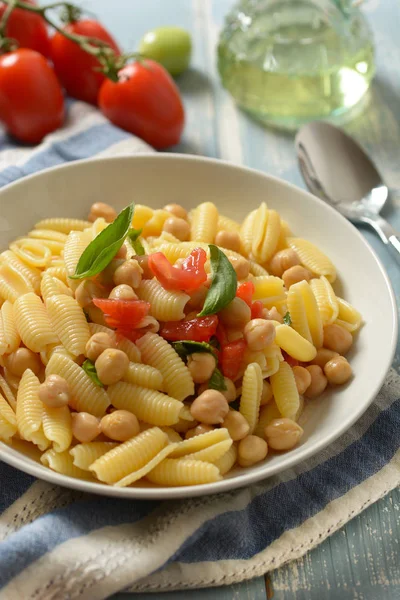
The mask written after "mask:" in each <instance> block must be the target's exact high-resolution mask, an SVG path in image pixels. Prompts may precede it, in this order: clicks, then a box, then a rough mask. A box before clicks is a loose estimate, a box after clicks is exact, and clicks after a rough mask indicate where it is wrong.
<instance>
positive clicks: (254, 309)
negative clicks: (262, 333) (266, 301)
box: [250, 300, 264, 319]
mask: <svg viewBox="0 0 400 600" xmlns="http://www.w3.org/2000/svg"><path fill="white" fill-rule="evenodd" d="M250 308H251V318H252V319H261V318H262V314H263V310H264V305H263V303H262V302H261V300H256V301H255V302H253V303H252V305H251V307H250Z"/></svg>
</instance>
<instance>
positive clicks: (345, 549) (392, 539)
mask: <svg viewBox="0 0 400 600" xmlns="http://www.w3.org/2000/svg"><path fill="white" fill-rule="evenodd" d="M231 5H232V0H146V2H143V0H113V2H109V0H86V2H84V6H85V7H86V8H89V9H91V10H93V11H94V12H95V13H96V14H97V15H98V16H99V17H100V18H101V20H103V21H104V22H105V23H106V24H107V26H108V27H109V28H110V29H111V31H112V32H113V33H114V34H115V36H116V38H117V39H118V41H119V42H120V43H121V44H122V45H123V47H124V48H125V49H128V48H129V49H134V48H135V47H136V46H137V42H138V40H139V39H140V37H141V36H142V35H143V34H144V33H145V32H146V31H147V30H148V29H151V28H153V27H155V26H158V25H167V24H173V25H181V26H182V27H185V28H187V29H188V30H190V31H191V33H192V36H193V41H194V56H193V62H192V65H193V68H192V69H191V70H190V71H188V72H187V73H185V74H184V75H183V76H182V77H181V78H180V79H179V86H180V88H181V91H182V93H183V96H184V101H185V106H186V113H187V124H186V129H185V134H184V137H183V140H182V142H181V143H180V144H179V146H178V147H177V148H175V149H174V150H175V151H179V152H188V153H193V154H203V155H206V156H212V157H219V158H223V159H226V160H230V161H233V162H235V163H238V164H245V165H247V166H251V167H254V168H257V169H260V170H262V171H266V172H270V173H272V174H274V175H277V176H279V177H282V178H284V179H286V180H288V181H291V182H292V183H295V184H297V185H300V186H302V187H303V183H302V180H301V176H300V173H299V171H298V169H297V165H296V160H295V153H294V148H293V137H292V136H291V135H288V134H282V133H279V132H276V131H272V130H268V129H265V128H263V127H261V126H260V125H258V124H257V123H255V122H254V121H252V120H251V119H249V118H248V117H247V116H246V115H244V114H243V113H241V112H240V111H238V110H237V109H236V107H235V105H234V103H233V102H232V100H231V98H230V97H229V95H228V94H227V93H226V92H225V91H224V90H223V89H222V87H221V86H220V84H219V81H218V76H217V73H216V65H215V47H216V42H217V39H218V32H219V30H220V28H221V25H222V22H223V17H224V15H225V14H226V13H227V11H228V10H229V9H230V7H231ZM364 7H365V11H366V14H367V16H368V18H369V20H370V23H371V26H372V29H373V32H374V37H375V42H376V46H377V67H378V72H377V77H376V79H375V82H374V84H373V86H372V90H371V94H370V101H369V105H368V107H367V109H366V111H365V113H364V114H363V115H361V116H360V117H359V118H357V119H356V120H354V121H353V122H352V123H350V124H349V126H348V130H349V131H350V132H351V133H352V134H353V135H355V137H357V139H358V140H359V141H360V142H361V143H362V144H363V145H364V146H365V147H366V148H367V149H368V151H369V152H370V153H371V155H372V156H373V157H374V159H375V160H376V162H377V164H378V166H379V167H380V169H381V171H382V173H384V176H385V179H386V181H387V182H388V184H389V186H390V187H391V190H392V206H389V207H388V209H387V210H386V215H387V216H388V218H389V219H390V220H391V222H392V224H393V225H394V226H396V227H397V229H399V230H400V169H399V143H400V50H399V48H400V45H399V41H398V36H399V31H400V5H399V3H398V2H397V0H366V1H365V3H364ZM363 233H365V235H366V237H367V239H368V241H369V242H370V243H371V244H372V246H373V247H374V249H375V250H376V251H377V253H378V254H379V256H380V258H381V259H382V261H383V262H384V264H385V266H386V268H387V270H388V273H389V276H390V278H391V280H392V282H393V284H394V286H395V289H396V295H397V298H400V278H399V276H398V273H399V271H398V265H397V264H396V262H395V260H394V259H392V258H391V257H390V256H389V255H388V254H387V251H386V249H385V248H383V246H382V244H381V242H380V241H379V240H378V239H377V237H376V236H375V234H373V233H372V232H370V231H367V230H366V231H365V232H363ZM396 364H397V366H400V350H399V347H398V351H397V354H396ZM399 519H400V492H399V490H397V491H394V492H392V493H391V494H389V495H388V496H386V498H384V499H382V500H381V501H380V502H377V503H376V504H375V505H373V506H371V507H370V508H368V509H367V510H366V511H364V512H363V513H362V514H361V515H359V516H358V517H356V518H355V519H353V520H352V521H351V522H349V523H348V524H347V525H346V526H345V527H343V528H342V529H341V530H340V531H338V532H337V533H335V534H334V535H333V536H331V537H330V538H329V539H327V540H326V541H325V542H324V543H322V544H321V545H320V546H319V547H317V548H316V549H314V550H313V551H311V552H309V553H308V554H307V555H306V556H305V557H303V558H302V559H300V560H298V561H295V562H292V563H290V564H289V565H286V566H284V567H282V568H280V569H278V570H276V571H274V572H272V573H271V574H270V575H269V576H267V578H262V577H261V578H258V579H254V580H252V581H249V582H243V583H241V584H237V585H232V586H228V587H223V588H213V589H209V590H196V591H184V592H171V593H166V594H118V595H116V596H114V599H117V598H118V599H120V600H184V599H185V600H211V599H212V600H239V599H240V600H242V599H243V600H266V598H267V597H268V599H270V598H274V600H314V599H315V600H395V599H396V600H398V599H399V598H400V567H399V565H400V547H399V544H400V541H399V540H400V531H399Z"/></svg>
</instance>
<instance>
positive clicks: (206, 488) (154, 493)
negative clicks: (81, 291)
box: [0, 152, 398, 500]
mask: <svg viewBox="0 0 400 600" xmlns="http://www.w3.org/2000/svg"><path fill="white" fill-rule="evenodd" d="M143 159H145V160H148V159H150V160H153V161H155V162H158V161H171V162H173V161H183V162H188V163H196V162H200V163H205V164H210V165H215V166H221V167H223V168H225V169H227V172H228V171H229V170H234V171H242V172H244V173H249V174H251V175H252V176H254V175H256V176H257V177H262V178H265V179H269V180H272V181H274V182H275V183H277V184H278V185H281V186H283V187H286V188H288V189H290V190H292V191H293V192H294V193H296V194H300V195H304V196H306V197H308V200H309V201H311V202H314V203H315V204H316V205H323V206H324V209H325V210H327V211H328V214H329V212H331V213H335V214H336V215H337V216H338V217H339V220H340V221H341V223H342V225H343V227H345V228H346V229H348V231H349V232H351V235H353V236H356V237H358V238H359V240H360V241H361V242H362V244H363V245H364V247H365V251H367V252H369V254H370V256H371V258H372V259H373V260H374V261H375V263H376V266H377V267H378V269H379V271H380V274H381V275H382V277H383V280H384V282H385V284H386V292H387V293H388V294H389V298H390V304H391V312H390V315H388V318H390V319H391V322H392V335H391V340H390V346H389V347H388V354H387V367H386V369H385V370H384V371H383V372H382V373H381V374H380V375H379V377H378V378H377V379H376V382H375V385H374V386H373V387H371V390H370V395H369V400H368V402H367V403H364V404H363V405H362V406H360V407H359V409H358V410H357V411H355V413H354V414H353V415H351V416H350V417H349V418H348V419H344V420H343V421H342V422H341V423H339V424H338V427H337V428H336V429H334V430H333V432H332V433H331V434H330V435H328V436H327V437H325V438H324V439H322V440H320V441H319V442H315V443H313V444H312V445H311V446H310V447H309V448H305V449H303V451H302V452H300V453H299V454H297V455H292V453H291V452H288V453H287V454H286V455H281V456H282V461H281V462H280V463H279V464H278V465H273V466H268V463H267V464H266V465H264V466H265V470H267V472H266V473H265V472H263V469H258V470H257V471H248V472H247V471H244V472H243V474H240V475H238V476H235V477H231V478H229V477H228V478H224V479H222V480H220V481H217V482H214V483H207V484H201V485H197V486H182V487H170V488H169V487H142V488H135V487H126V488H116V487H113V486H108V485H105V484H103V483H100V482H99V483H98V482H92V481H86V480H82V479H75V478H73V477H68V476H66V475H62V474H60V473H57V472H55V471H52V470H50V469H46V470H44V469H43V471H42V465H39V464H37V463H36V462H34V461H33V460H31V459H29V457H27V456H25V455H24V454H23V453H22V452H19V451H18V450H15V449H13V448H12V446H8V445H6V444H4V443H2V442H0V460H3V461H4V462H5V463H7V464H9V465H10V466H12V467H15V468H17V469H19V470H21V471H23V472H25V473H27V474H29V475H33V476H34V477H37V478H39V479H41V480H44V481H47V482H49V483H52V484H57V485H60V486H63V487H67V488H71V489H76V490H79V491H84V492H88V493H92V494H98V495H102V496H111V497H119V498H127V499H128V498H134V499H138V500H167V499H174V498H191V497H196V496H203V495H210V494H217V493H221V492H227V491H230V490H235V489H239V488H242V487H244V486H247V485H250V484H253V483H257V482H259V481H261V480H264V479H267V478H269V477H271V476H273V475H276V474H277V473H282V472H283V471H286V470H287V469H289V468H291V467H294V466H295V465H298V464H300V463H303V462H304V461H305V460H307V459H308V458H310V457H311V456H314V455H315V454H317V453H318V452H320V451H321V450H323V449H324V448H326V447H327V446H329V445H330V444H332V443H333V442H334V441H335V440H337V439H338V438H339V437H340V436H341V435H343V433H345V432H346V431H347V430H348V429H349V428H350V427H351V426H352V425H353V424H354V423H355V422H356V421H357V420H358V419H359V418H360V417H361V415H362V414H363V413H364V412H365V411H366V410H367V409H368V407H369V406H370V405H371V404H372V402H373V401H374V399H375V398H376V395H377V393H378V392H379V390H380V388H381V387H382V384H383V382H384V380H385V377H386V375H387V373H388V371H389V369H390V367H391V365H392V363H393V358H394V355H395V351H396V344H397V337H398V316H397V304H396V300H395V295H394V291H393V288H392V285H391V282H390V279H389V276H388V274H387V272H386V269H385V267H384V266H383V264H382V262H381V260H380V259H379V257H378V256H377V254H376V252H375V250H374V249H373V248H372V247H371V245H370V244H369V243H368V241H367V240H366V239H365V238H364V236H363V235H362V234H361V233H360V232H359V231H358V229H357V228H356V227H354V226H353V225H352V224H351V223H350V222H349V221H348V220H347V219H346V218H345V217H344V216H343V215H341V214H340V213H339V212H338V211H336V210H335V209H334V208H333V207H331V206H329V205H328V204H326V203H325V202H323V201H322V200H320V199H319V198H317V197H316V196H314V195H312V194H311V193H309V192H308V191H306V190H303V189H302V188H299V187H298V186H296V185H294V184H292V183H289V182H287V181H285V180H284V179H281V178H280V177H276V176H274V175H270V174H269V173H264V172H262V171H260V170H258V169H254V168H251V167H246V166H243V165H236V164H234V163H231V162H228V161H226V160H221V159H218V158H210V157H205V156H197V155H188V154H179V153H162V152H160V153H155V152H141V153H138V154H133V155H119V156H107V157H98V158H97V157H96V156H94V157H91V158H85V159H81V160H76V161H71V162H69V163H66V164H62V165H55V166H53V167H49V168H47V169H43V170H41V171H38V172H36V173H32V174H30V175H27V176H25V177H22V178H20V179H18V180H17V181H14V182H12V183H9V184H7V185H5V186H4V187H3V188H1V189H0V205H1V201H2V195H3V193H4V192H6V191H8V190H9V189H11V188H13V187H18V186H20V185H25V184H26V183H28V184H29V182H30V181H31V180H34V179H36V178H41V177H46V175H47V174H48V173H51V172H53V171H68V170H74V169H75V168H77V167H78V168H79V167H81V166H82V165H83V166H84V165H85V164H87V163H93V162H94V163H99V164H101V163H109V162H127V161H132V160H133V161H140V160H143ZM4 447H6V450H7V453H6V454H5V453H4V451H3V448H4ZM27 459H28V460H27Z"/></svg>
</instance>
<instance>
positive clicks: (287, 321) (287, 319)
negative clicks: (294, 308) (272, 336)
mask: <svg viewBox="0 0 400 600" xmlns="http://www.w3.org/2000/svg"><path fill="white" fill-rule="evenodd" d="M283 322H284V323H285V325H291V324H292V317H291V316H290V312H289V311H288V312H287V313H286V314H285V316H284V317H283Z"/></svg>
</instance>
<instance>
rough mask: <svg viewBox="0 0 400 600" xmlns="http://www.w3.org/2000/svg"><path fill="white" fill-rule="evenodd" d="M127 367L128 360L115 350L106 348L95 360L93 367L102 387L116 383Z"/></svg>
mask: <svg viewBox="0 0 400 600" xmlns="http://www.w3.org/2000/svg"><path fill="white" fill-rule="evenodd" d="M128 366H129V358H128V357H127V355H126V354H125V352H122V350H116V349H115V348H107V349H106V350H104V351H103V352H102V353H101V354H100V356H99V357H98V358H97V359H96V362H95V367H96V371H97V376H98V378H99V379H100V381H101V383H103V384H104V385H112V384H113V383H117V381H120V379H122V377H123V376H124V374H125V372H126V370H127V368H128Z"/></svg>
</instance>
